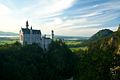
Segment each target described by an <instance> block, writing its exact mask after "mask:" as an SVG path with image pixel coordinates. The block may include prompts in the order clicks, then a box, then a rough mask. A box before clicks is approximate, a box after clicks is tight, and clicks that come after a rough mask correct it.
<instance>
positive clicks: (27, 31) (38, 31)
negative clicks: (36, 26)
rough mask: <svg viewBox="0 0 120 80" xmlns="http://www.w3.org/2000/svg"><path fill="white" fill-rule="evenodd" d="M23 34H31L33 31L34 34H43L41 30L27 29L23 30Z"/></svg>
mask: <svg viewBox="0 0 120 80" xmlns="http://www.w3.org/2000/svg"><path fill="white" fill-rule="evenodd" d="M21 30H22V32H23V34H30V32H31V31H32V34H41V31H40V30H33V29H32V30H31V29H27V28H21Z"/></svg>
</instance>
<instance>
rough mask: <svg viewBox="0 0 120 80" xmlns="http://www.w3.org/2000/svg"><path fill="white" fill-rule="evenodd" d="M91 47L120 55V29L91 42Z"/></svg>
mask: <svg viewBox="0 0 120 80" xmlns="http://www.w3.org/2000/svg"><path fill="white" fill-rule="evenodd" d="M90 49H91V50H93V49H99V50H102V51H105V52H108V53H109V52H110V53H112V54H119V55H120V31H116V32H114V33H112V34H111V36H109V37H103V38H101V39H100V40H98V41H95V42H93V43H91V44H90Z"/></svg>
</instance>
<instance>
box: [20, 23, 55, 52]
mask: <svg viewBox="0 0 120 80" xmlns="http://www.w3.org/2000/svg"><path fill="white" fill-rule="evenodd" d="M51 36H52V37H51V38H50V37H47V35H44V36H42V33H41V31H40V30H35V29H32V26H31V28H30V29H29V24H28V21H26V28H22V27H21V30H20V32H19V37H20V43H21V44H22V45H25V44H28V45H30V44H33V43H35V44H38V45H39V46H40V47H42V48H43V49H44V50H46V49H47V48H48V46H49V44H50V43H51V41H52V39H54V31H53V30H52V34H51Z"/></svg>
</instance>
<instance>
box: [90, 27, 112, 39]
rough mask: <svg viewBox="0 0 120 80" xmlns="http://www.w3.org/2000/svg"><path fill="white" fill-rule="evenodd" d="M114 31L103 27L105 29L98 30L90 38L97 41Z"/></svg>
mask: <svg viewBox="0 0 120 80" xmlns="http://www.w3.org/2000/svg"><path fill="white" fill-rule="evenodd" d="M112 33H113V31H111V30H109V29H103V30H100V31H98V32H97V33H96V34H94V35H93V36H92V37H91V38H90V39H89V40H90V41H97V40H99V39H102V38H105V37H108V36H110V35H111V34H112Z"/></svg>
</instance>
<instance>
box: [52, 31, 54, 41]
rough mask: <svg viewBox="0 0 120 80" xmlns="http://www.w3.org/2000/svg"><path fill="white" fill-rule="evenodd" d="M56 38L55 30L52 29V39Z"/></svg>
mask: <svg viewBox="0 0 120 80" xmlns="http://www.w3.org/2000/svg"><path fill="white" fill-rule="evenodd" d="M53 39H54V31H53V30H52V40H53Z"/></svg>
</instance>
